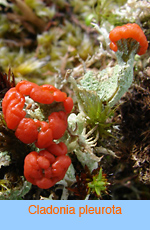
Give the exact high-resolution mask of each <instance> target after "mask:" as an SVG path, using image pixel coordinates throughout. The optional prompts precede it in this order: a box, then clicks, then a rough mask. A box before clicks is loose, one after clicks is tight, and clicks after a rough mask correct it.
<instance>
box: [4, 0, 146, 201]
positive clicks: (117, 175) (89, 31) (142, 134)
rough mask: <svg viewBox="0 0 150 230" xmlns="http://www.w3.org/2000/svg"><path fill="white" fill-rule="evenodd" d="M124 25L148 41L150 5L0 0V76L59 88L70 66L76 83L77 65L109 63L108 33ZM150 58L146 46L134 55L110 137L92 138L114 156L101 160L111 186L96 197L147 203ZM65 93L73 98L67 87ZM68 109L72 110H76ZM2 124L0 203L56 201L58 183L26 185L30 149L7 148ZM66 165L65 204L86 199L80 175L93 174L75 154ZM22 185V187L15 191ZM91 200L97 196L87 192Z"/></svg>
mask: <svg viewBox="0 0 150 230" xmlns="http://www.w3.org/2000/svg"><path fill="white" fill-rule="evenodd" d="M92 20H95V22H96V23H97V24H98V25H99V26H100V28H101V34H99V33H98V32H97V31H96V29H95V28H94V27H93V26H92V25H91V22H92ZM128 22H130V23H132V22H136V23H138V24H140V26H141V28H142V29H143V31H144V33H145V35H146V37H147V40H148V41H150V23H149V22H150V1H135V0H130V1H129V0H128V1H126V0H122V1H119V0H116V1H111V0H87V1H85V0H68V1H67V0H55V1H50V0H24V1H21V0H12V1H6V0H0V71H1V73H3V74H4V73H8V70H9V68H11V71H12V72H13V74H14V76H15V82H16V83H17V82H19V81H20V80H22V79H27V80H29V81H33V82H35V83H37V84H39V85H41V84H55V85H56V86H58V87H59V88H61V82H62V81H63V80H64V79H65V76H66V71H67V70H68V69H71V70H72V71H73V76H74V77H75V79H77V78H78V77H80V76H82V74H83V73H84V68H83V65H82V64H83V63H82V62H83V61H84V63H85V66H86V70H87V71H89V70H92V71H95V72H97V71H99V70H102V69H104V68H106V67H107V66H114V65H115V64H116V57H115V54H114V53H113V52H112V51H111V50H110V49H109V40H108V33H109V32H110V30H111V29H113V28H114V27H115V26H117V25H123V24H125V23H128ZM149 54H150V50H149V49H148V51H147V53H146V54H145V55H143V56H141V57H139V56H136V58H135V66H134V82H133V85H132V87H131V88H130V89H129V92H127V93H126V94H125V95H124V97H123V98H122V100H121V102H120V105H118V107H117V110H116V112H115V113H114V116H113V118H111V119H112V120H111V121H110V122H112V121H113V122H115V126H114V127H115V128H113V130H112V132H113V137H109V138H108V139H107V140H106V139H105V137H101V139H100V140H99V141H98V142H99V143H101V144H103V145H104V146H105V147H108V148H109V149H111V150H112V151H113V152H114V153H115V155H117V156H118V157H117V158H115V157H113V156H110V155H105V156H104V157H103V159H102V161H101V162H100V167H102V168H103V171H104V173H105V174H106V178H107V180H108V182H109V183H110V185H109V186H108V189H107V193H105V194H104V195H103V196H102V197H100V198H102V199H129V200H130V199H150V167H149V162H150V131H149V130H150V86H149V83H150V60H149ZM0 89H1V90H3V87H2V85H1V84H0ZM63 90H66V91H67V93H68V92H69V94H70V95H73V92H72V88H69V83H68V86H67V87H66V88H64V87H63ZM1 95H2V94H1ZM2 98H3V96H1V100H2ZM74 112H76V113H77V112H78V109H77V110H76V107H75V110H74ZM3 122H4V121H3V119H1V124H0V126H1V127H0V141H1V143H0V151H8V152H9V153H10V156H11V158H12V164H10V165H8V164H7V163H8V162H7V159H5V160H6V164H5V163H4V165H3V166H2V167H1V169H0V179H1V182H0V189H1V199H44V198H48V197H49V199H50V198H52V197H53V199H60V198H61V194H62V187H61V186H60V185H56V186H54V187H53V188H51V189H49V190H41V189H37V187H36V186H32V187H31V185H30V184H29V185H26V184H25V183H27V182H26V181H24V178H23V177H22V176H23V163H22V160H23V158H24V156H25V155H26V154H27V152H28V148H29V147H28V146H22V144H21V143H19V142H18V141H17V145H13V143H14V142H15V143H16V139H15V137H14V135H13V133H9V131H8V130H7V128H6V127H5V124H4V123H3ZM16 148H17V149H16ZM30 149H32V146H30ZM20 155H21V159H20ZM18 156H19V157H18ZM72 162H73V164H74V167H75V170H76V177H77V183H76V184H74V185H72V187H70V188H69V190H68V191H70V194H69V196H68V199H84V198H85V197H86V195H87V193H86V192H87V189H86V186H87V183H86V178H90V177H91V175H89V172H88V170H87V169H86V168H85V169H84V168H83V167H82V166H81V165H80V162H78V160H77V158H76V156H72ZM23 188H28V189H27V191H25V192H22V193H21V192H20V191H24V189H23ZM12 189H15V190H14V191H15V192H14V193H13V195H14V196H13V195H12V193H11V190H12ZM6 191H7V193H6ZM16 191H18V193H17V192H16ZM85 191H86V192H85ZM10 194H11V195H10ZM43 197H44V198H43ZM90 199H99V198H98V197H97V196H96V195H95V194H92V196H91V198H90Z"/></svg>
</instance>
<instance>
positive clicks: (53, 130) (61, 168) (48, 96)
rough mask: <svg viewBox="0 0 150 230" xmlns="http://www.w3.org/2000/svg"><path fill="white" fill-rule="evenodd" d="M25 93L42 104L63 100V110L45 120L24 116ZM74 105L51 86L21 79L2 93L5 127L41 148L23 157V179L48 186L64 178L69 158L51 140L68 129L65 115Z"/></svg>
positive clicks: (22, 139) (59, 146) (62, 144)
mask: <svg viewBox="0 0 150 230" xmlns="http://www.w3.org/2000/svg"><path fill="white" fill-rule="evenodd" d="M25 96H29V97H30V98H31V99H32V100H34V101H36V102H37V103H41V104H51V103H52V102H53V101H55V102H62V104H63V105H64V111H58V112H53V113H51V114H50V115H49V116H48V122H45V121H40V120H33V119H31V118H26V117H25V116H26V108H25ZM72 108H73V100H72V99H71V98H70V97H67V95H66V93H64V92H61V91H60V90H59V89H56V88H55V87H54V86H52V85H42V86H38V85H36V84H35V83H32V82H29V81H25V80H24V81H21V82H19V83H18V84H17V85H16V87H14V88H11V89H10V90H9V91H7V93H6V94H5V97H4V99H3V102H2V109H3V114H4V118H5V121H6V123H7V126H8V128H10V129H13V130H15V135H16V137H17V138H18V139H19V140H20V141H22V142H24V143H26V144H31V143H35V145H36V147H38V148H40V149H46V150H42V151H40V152H39V153H37V152H31V153H29V154H28V155H27V156H26V158H25V163H24V175H25V177H26V179H27V180H28V181H29V182H31V183H32V184H34V185H37V186H38V187H40V188H43V189H47V188H50V187H51V186H53V185H54V184H55V183H56V182H58V181H59V180H61V179H63V177H64V175H65V173H66V171H67V169H68V167H69V165H70V164H71V160H70V158H69V157H68V156H66V154H67V146H66V145H65V144H64V143H63V142H60V143H58V144H56V143H55V142H54V141H53V140H58V139H59V138H61V137H62V136H63V135H64V133H65V131H66V129H67V116H68V113H70V112H71V110H72Z"/></svg>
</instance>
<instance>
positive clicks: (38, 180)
mask: <svg viewBox="0 0 150 230" xmlns="http://www.w3.org/2000/svg"><path fill="white" fill-rule="evenodd" d="M70 164H71V160H70V158H69V157H68V156H59V157H56V158H55V157H54V156H53V155H52V154H51V153H49V152H48V151H46V150H42V151H40V152H39V153H37V152H31V153H29V154H28V155H27V156H26V158H25V162H24V175H25V177H26V179H27V180H28V181H29V182H31V183H32V184H34V185H37V186H38V187H39V188H42V189H48V188H50V187H52V186H53V185H54V184H56V182H58V181H60V180H62V179H63V177H64V176H65V174H66V171H67V169H68V167H69V166H70Z"/></svg>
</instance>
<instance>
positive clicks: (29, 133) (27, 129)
mask: <svg viewBox="0 0 150 230" xmlns="http://www.w3.org/2000/svg"><path fill="white" fill-rule="evenodd" d="M15 135H16V137H17V138H18V139H19V140H21V141H22V142H23V143H25V144H31V143H33V142H35V141H36V139H37V137H38V130H37V126H36V123H35V121H34V120H32V119H31V118H23V119H22V120H21V121H20V123H19V125H18V127H17V129H16V132H15Z"/></svg>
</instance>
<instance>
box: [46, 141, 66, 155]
mask: <svg viewBox="0 0 150 230" xmlns="http://www.w3.org/2000/svg"><path fill="white" fill-rule="evenodd" d="M46 149H47V150H48V151H49V152H51V153H52V154H53V155H54V156H61V155H66V154H67V146H66V145H65V143H63V142H59V143H58V144H56V143H55V142H53V144H51V145H50V146H49V147H48V148H46Z"/></svg>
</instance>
